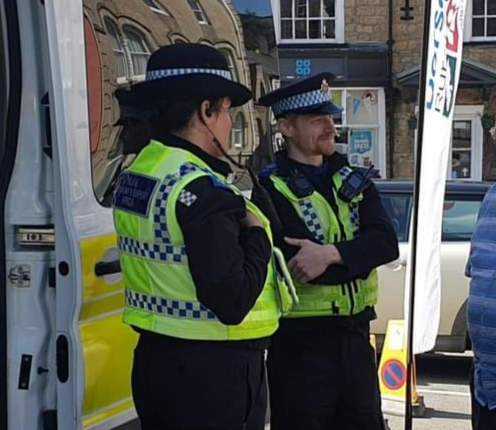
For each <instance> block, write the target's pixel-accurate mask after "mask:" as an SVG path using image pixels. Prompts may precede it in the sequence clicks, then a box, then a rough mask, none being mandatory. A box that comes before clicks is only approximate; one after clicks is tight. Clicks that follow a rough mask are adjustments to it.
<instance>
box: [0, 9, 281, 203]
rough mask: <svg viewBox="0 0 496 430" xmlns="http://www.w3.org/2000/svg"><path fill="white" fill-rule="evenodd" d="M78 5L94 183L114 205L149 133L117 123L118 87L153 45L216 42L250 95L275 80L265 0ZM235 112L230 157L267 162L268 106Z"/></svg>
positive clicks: (135, 78)
mask: <svg viewBox="0 0 496 430" xmlns="http://www.w3.org/2000/svg"><path fill="white" fill-rule="evenodd" d="M83 3H84V19H85V25H84V30H85V47H86V69H87V80H88V83H87V87H88V116H89V130H90V133H89V134H90V136H89V140H90V142H91V158H92V160H91V161H92V163H91V164H92V166H91V167H92V174H93V188H94V191H95V196H96V198H97V200H98V201H99V202H100V203H101V204H102V205H104V206H109V205H110V203H111V200H112V192H113V188H114V185H115V184H116V181H117V178H118V176H119V174H120V172H121V171H122V169H123V168H125V167H126V166H128V165H129V164H130V163H131V161H132V158H133V157H134V156H135V154H136V153H137V152H138V151H139V150H140V149H141V148H142V146H143V145H144V144H146V140H147V139H148V137H149V136H148V130H147V129H146V127H145V126H143V127H142V128H140V127H139V126H134V124H133V127H125V126H123V125H125V124H122V122H121V121H119V118H120V111H119V104H118V102H117V99H116V98H115V90H116V89H118V88H125V87H127V86H128V85H130V84H136V83H137V82H139V81H142V80H143V79H145V78H146V76H145V75H146V73H145V72H146V64H147V60H148V58H149V56H150V54H151V53H152V52H153V51H155V50H156V49H157V48H158V47H160V46H165V45H170V44H173V43H179V42H184V41H189V42H195V43H205V44H208V45H210V46H214V47H216V48H217V49H219V50H221V51H222V52H223V53H224V54H225V55H226V57H227V60H228V64H229V69H230V70H231V72H232V75H233V79H235V80H236V81H238V82H240V83H241V84H243V85H246V86H248V87H253V90H254V91H253V99H258V98H259V97H260V96H261V94H260V90H259V89H260V88H264V91H266V92H269V91H272V90H273V89H275V87H276V85H277V79H276V78H277V77H278V75H279V73H278V70H279V66H278V60H277V55H275V51H274V48H275V33H274V26H273V20H272V12H271V1H270V0H257V1H253V0H234V1H233V2H231V1H225V0H223V1H210V0H205V1H202V0H200V1H185V0H170V1H162V0H146V1H145V0H142V1H119V2H117V1H115V2H110V1H109V2H94V1H91V0H84V2H83ZM103 3H105V7H100V6H101V5H100V4H102V5H103ZM162 4H163V5H166V6H167V9H165V8H164V7H162ZM157 12H161V13H157ZM0 80H1V78H0ZM232 116H233V120H234V124H233V125H234V126H233V132H232V135H231V136H232V137H231V142H230V145H229V153H230V155H231V156H232V157H233V158H235V159H237V160H238V161H239V162H240V163H241V164H246V163H247V162H248V159H249V158H250V157H251V156H252V154H253V153H254V152H255V157H254V158H255V159H256V162H255V161H253V165H257V166H265V165H266V164H268V163H269V162H270V161H271V159H272V152H273V142H274V141H273V140H272V133H271V127H272V126H273V124H271V117H270V113H269V111H268V109H260V108H257V107H256V106H254V104H253V103H247V104H245V105H243V106H239V107H237V108H236V109H235V111H233V112H232ZM261 146H264V149H263V150H259V151H258V150H257V149H258V148H259V147H261ZM256 150H257V151H256ZM234 170H235V173H240V172H236V169H234Z"/></svg>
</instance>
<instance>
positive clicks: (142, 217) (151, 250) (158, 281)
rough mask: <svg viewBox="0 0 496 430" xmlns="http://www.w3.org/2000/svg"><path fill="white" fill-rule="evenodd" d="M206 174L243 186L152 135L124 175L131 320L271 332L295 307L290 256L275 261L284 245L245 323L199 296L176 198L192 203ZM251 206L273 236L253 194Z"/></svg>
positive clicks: (196, 333)
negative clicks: (227, 319) (193, 190)
mask: <svg viewBox="0 0 496 430" xmlns="http://www.w3.org/2000/svg"><path fill="white" fill-rule="evenodd" d="M202 176H209V177H211V178H212V180H213V181H217V182H218V183H219V185H221V186H225V187H226V188H229V189H231V190H232V191H233V192H235V193H239V191H238V190H237V189H236V188H235V187H234V186H232V185H230V184H228V183H227V182H226V179H225V178H224V177H222V176H221V175H219V174H217V173H215V172H213V171H212V170H211V169H210V168H209V167H208V165H207V164H206V163H204V162H203V161H202V160H201V159H200V158H198V157H196V156H195V155H193V154H191V153H190V152H188V151H185V150H182V149H177V148H171V147H167V146H164V145H163V144H161V143H160V142H157V141H153V140H152V141H151V142H150V143H149V144H148V145H147V146H146V147H145V148H144V149H143V150H142V151H141V152H140V154H139V155H138V156H137V158H136V159H135V160H134V162H133V163H132V165H131V166H130V167H129V168H128V169H127V170H126V171H125V172H124V173H123V174H122V175H121V177H120V179H119V185H118V187H117V190H116V194H115V196H114V201H113V204H114V224H115V227H116V230H117V234H118V246H119V250H120V253H121V256H120V259H121V267H122V273H123V276H124V283H125V287H126V307H125V310H124V322H125V323H127V324H129V325H132V326H136V327H139V328H142V329H145V330H149V331H152V332H156V333H160V334H165V335H169V336H173V337H178V338H182V339H196V340H241V339H256V338H260V337H265V336H270V335H271V334H272V333H274V332H275V330H276V329H277V326H278V319H279V317H280V316H281V314H282V313H287V312H288V311H289V310H290V308H291V306H292V296H291V294H290V288H291V287H292V284H291V285H288V282H287V281H285V277H284V272H285V273H286V274H287V273H288V272H287V268H286V266H285V262H284V260H282V261H279V260H278V264H277V265H276V264H275V259H276V258H278V259H280V256H281V254H280V253H277V251H276V252H274V253H273V257H272V259H271V261H270V262H269V265H268V271H267V278H266V281H265V285H264V288H263V290H262V292H261V294H260V296H259V297H258V299H257V301H256V302H255V305H254V306H253V308H252V310H251V311H250V312H249V313H248V315H247V316H246V317H245V319H244V320H243V321H242V322H241V323H240V324H238V325H233V326H227V325H225V324H223V323H221V322H220V321H219V320H218V318H217V317H216V315H215V313H213V312H212V311H211V310H209V309H208V308H206V307H205V306H204V305H203V304H201V303H200V302H199V301H198V298H197V296H196V289H195V285H194V282H193V279H192V277H191V273H190V270H189V266H188V256H187V249H186V248H185V246H184V239H183V235H182V232H181V229H180V227H179V224H178V221H177V219H176V204H177V201H178V200H179V199H180V200H181V201H183V202H187V201H188V199H194V198H195V196H193V195H191V194H190V193H188V191H187V190H185V189H184V188H185V186H186V185H187V184H189V183H190V182H192V181H194V180H195V179H197V178H199V177H202ZM246 207H247V210H248V211H250V212H251V213H253V214H254V215H255V216H257V218H258V219H259V220H260V221H261V222H262V224H263V226H264V229H265V231H266V233H267V235H268V237H269V240H270V242H271V243H272V235H271V232H270V225H269V221H268V220H267V218H266V217H265V216H264V215H263V213H262V212H261V211H260V210H259V209H258V208H257V207H256V206H255V205H254V204H253V203H251V202H250V201H249V200H246ZM226 252H229V250H226ZM276 266H277V269H276ZM290 282H291V280H289V283H290ZM293 288H294V287H293Z"/></svg>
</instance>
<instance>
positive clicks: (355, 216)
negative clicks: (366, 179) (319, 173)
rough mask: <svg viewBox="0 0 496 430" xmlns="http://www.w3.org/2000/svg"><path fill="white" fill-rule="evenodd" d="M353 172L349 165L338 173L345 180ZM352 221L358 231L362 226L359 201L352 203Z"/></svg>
mask: <svg viewBox="0 0 496 430" xmlns="http://www.w3.org/2000/svg"><path fill="white" fill-rule="evenodd" d="M350 173H351V169H350V168H349V167H343V168H341V169H340V170H339V172H338V174H339V176H341V180H342V181H344V180H345V179H346V178H347V177H348V175H349V174H350ZM350 222H351V225H352V227H353V231H354V232H356V231H358V230H359V228H360V216H359V214H358V203H354V202H353V203H350Z"/></svg>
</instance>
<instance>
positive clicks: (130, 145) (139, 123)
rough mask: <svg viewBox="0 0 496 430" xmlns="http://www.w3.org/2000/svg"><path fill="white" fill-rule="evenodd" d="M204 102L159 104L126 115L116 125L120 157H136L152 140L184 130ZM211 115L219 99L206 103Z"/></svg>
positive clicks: (189, 101) (218, 104)
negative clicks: (121, 144)
mask: <svg viewBox="0 0 496 430" xmlns="http://www.w3.org/2000/svg"><path fill="white" fill-rule="evenodd" d="M203 101H204V100H186V101H178V102H174V103H167V104H159V105H155V106H153V107H149V108H144V109H142V110H135V111H134V112H132V113H131V114H130V113H129V112H126V114H125V115H122V113H121V118H120V119H119V121H118V122H117V125H122V131H121V135H120V138H121V140H122V142H123V152H124V154H137V153H138V152H139V151H140V150H141V149H142V148H143V147H144V146H146V145H147V144H148V142H149V141H150V139H151V138H152V137H154V136H163V135H164V134H171V133H175V132H178V131H182V130H184V129H185V128H186V127H187V126H188V124H189V122H190V120H191V118H192V117H193V115H194V114H195V112H199V110H200V104H201V103H202V102H203ZM207 101H208V102H209V103H210V106H211V112H212V113H215V112H218V111H219V110H220V107H221V104H222V99H214V100H207Z"/></svg>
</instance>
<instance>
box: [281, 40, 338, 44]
mask: <svg viewBox="0 0 496 430" xmlns="http://www.w3.org/2000/svg"><path fill="white" fill-rule="evenodd" d="M280 43H281V45H295V44H318V45H323V44H326V43H335V44H344V43H345V42H344V40H338V39H281V42H280Z"/></svg>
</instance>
